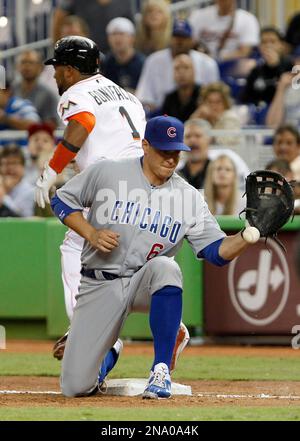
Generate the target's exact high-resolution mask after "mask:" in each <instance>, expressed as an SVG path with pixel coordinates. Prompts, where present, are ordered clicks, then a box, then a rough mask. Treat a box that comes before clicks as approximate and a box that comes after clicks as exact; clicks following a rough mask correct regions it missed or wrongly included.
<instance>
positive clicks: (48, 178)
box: [35, 164, 57, 208]
mask: <svg viewBox="0 0 300 441" xmlns="http://www.w3.org/2000/svg"><path fill="white" fill-rule="evenodd" d="M56 177H57V173H56V172H55V171H54V170H53V169H52V168H51V167H50V166H49V164H46V165H45V167H44V170H43V173H42V174H41V176H40V177H39V179H38V180H37V181H36V189H35V201H36V203H37V204H38V206H39V207H41V208H45V206H46V203H48V204H50V199H49V190H50V188H51V187H52V185H53V184H55V181H56Z"/></svg>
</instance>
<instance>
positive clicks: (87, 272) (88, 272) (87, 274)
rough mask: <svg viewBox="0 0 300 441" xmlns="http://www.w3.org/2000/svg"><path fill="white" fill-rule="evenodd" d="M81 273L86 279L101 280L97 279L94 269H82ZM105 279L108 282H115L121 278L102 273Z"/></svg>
mask: <svg viewBox="0 0 300 441" xmlns="http://www.w3.org/2000/svg"><path fill="white" fill-rule="evenodd" d="M80 273H81V274H82V275H83V276H84V277H89V278H90V279H96V280H99V278H98V277H96V273H95V270H93V269H85V268H81V271H80ZM101 273H102V275H103V277H104V278H105V279H106V280H115V279H118V278H119V276H117V275H116V274H112V273H108V272H107V271H101Z"/></svg>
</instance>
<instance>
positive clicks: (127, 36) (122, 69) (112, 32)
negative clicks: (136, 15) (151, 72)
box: [102, 17, 145, 93]
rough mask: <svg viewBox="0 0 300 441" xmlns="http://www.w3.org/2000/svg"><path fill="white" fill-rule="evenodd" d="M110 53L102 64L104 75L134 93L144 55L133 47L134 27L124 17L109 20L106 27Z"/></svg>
mask: <svg viewBox="0 0 300 441" xmlns="http://www.w3.org/2000/svg"><path fill="white" fill-rule="evenodd" d="M106 33H107V37H108V43H109V47H110V53H109V54H108V55H107V56H106V57H105V60H104V63H103V65H102V70H103V73H104V75H105V76H106V77H107V78H109V79H110V80H112V81H114V82H115V83H117V84H118V85H119V86H121V87H123V88H124V89H126V90H128V91H129V92H132V93H135V89H136V86H137V83H138V80H139V78H140V75H141V71H142V67H143V64H144V61H145V56H144V55H143V54H142V53H140V52H137V51H136V50H135V48H134V42H135V27H134V25H133V23H132V22H131V21H130V20H128V19H127V18H124V17H117V18H114V19H113V20H111V21H110V22H109V24H108V26H107V28H106Z"/></svg>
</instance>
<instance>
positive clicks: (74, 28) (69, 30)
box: [39, 15, 90, 100]
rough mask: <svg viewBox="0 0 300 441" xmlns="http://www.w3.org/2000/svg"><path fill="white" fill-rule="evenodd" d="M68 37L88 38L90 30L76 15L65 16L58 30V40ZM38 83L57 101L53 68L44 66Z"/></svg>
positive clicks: (57, 95)
mask: <svg viewBox="0 0 300 441" xmlns="http://www.w3.org/2000/svg"><path fill="white" fill-rule="evenodd" d="M70 35H78V36H80V37H89V36H90V30H89V27H88V25H87V23H86V22H85V21H84V20H83V19H82V18H81V17H78V16H77V15H66V16H65V17H64V19H63V21H62V24H61V27H60V29H59V35H58V39H60V38H63V37H68V36H70ZM39 79H40V82H41V83H42V84H45V85H47V86H48V87H49V88H50V89H51V90H52V92H53V93H54V94H55V96H56V99H57V100H58V99H59V94H58V90H57V84H56V81H55V79H54V68H53V66H44V68H43V72H42V73H41V75H40V78H39Z"/></svg>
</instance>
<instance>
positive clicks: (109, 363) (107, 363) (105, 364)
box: [98, 348, 118, 383]
mask: <svg viewBox="0 0 300 441" xmlns="http://www.w3.org/2000/svg"><path fill="white" fill-rule="evenodd" d="M117 358H118V355H117V353H116V351H115V350H114V349H113V348H111V350H110V351H108V353H107V354H106V356H105V357H104V360H103V361H102V364H101V367H100V371H99V376H98V380H99V382H100V383H101V381H103V380H104V379H105V377H106V375H107V374H108V373H109V372H110V371H111V370H112V368H113V367H114V365H115V364H116V361H117Z"/></svg>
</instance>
